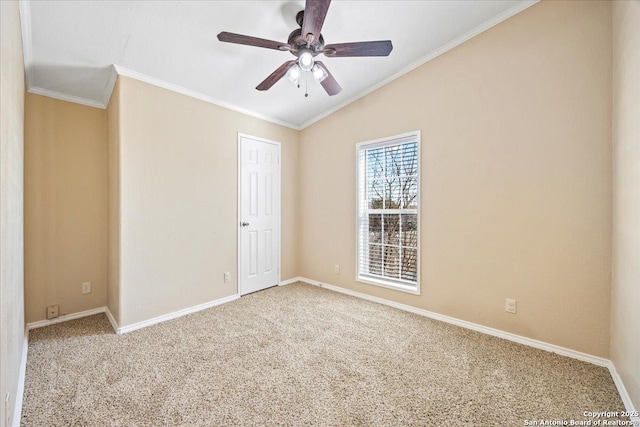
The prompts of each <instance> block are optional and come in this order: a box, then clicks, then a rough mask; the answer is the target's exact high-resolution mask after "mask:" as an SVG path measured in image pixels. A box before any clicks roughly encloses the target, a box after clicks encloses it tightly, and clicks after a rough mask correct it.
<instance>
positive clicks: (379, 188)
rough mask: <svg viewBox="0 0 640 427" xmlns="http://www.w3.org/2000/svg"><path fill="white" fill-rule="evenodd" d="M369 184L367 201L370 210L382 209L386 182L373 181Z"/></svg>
mask: <svg viewBox="0 0 640 427" xmlns="http://www.w3.org/2000/svg"><path fill="white" fill-rule="evenodd" d="M368 182H369V188H368V190H369V194H367V200H368V205H369V209H382V196H383V193H384V181H382V180H371V181H368Z"/></svg>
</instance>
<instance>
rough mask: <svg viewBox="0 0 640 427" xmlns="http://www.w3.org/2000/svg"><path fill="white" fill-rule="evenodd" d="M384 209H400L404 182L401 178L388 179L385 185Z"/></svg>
mask: <svg viewBox="0 0 640 427" xmlns="http://www.w3.org/2000/svg"><path fill="white" fill-rule="evenodd" d="M384 199H385V200H384V208H385V209H400V208H401V206H400V204H401V203H402V182H401V180H400V178H391V179H387V180H386V181H385V183H384Z"/></svg>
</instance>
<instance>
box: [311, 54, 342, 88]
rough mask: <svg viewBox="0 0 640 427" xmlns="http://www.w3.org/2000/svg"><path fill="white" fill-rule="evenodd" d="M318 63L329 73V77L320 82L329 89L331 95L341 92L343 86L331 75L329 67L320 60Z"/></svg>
mask: <svg viewBox="0 0 640 427" xmlns="http://www.w3.org/2000/svg"><path fill="white" fill-rule="evenodd" d="M316 65H317V66H318V67H320V68H322V69H323V70H324V71H325V73H327V77H326V78H325V79H324V80H323V81H321V82H320V84H321V85H322V87H323V88H324V90H326V91H327V93H328V94H329V96H333V95H337V94H339V93H340V91H341V90H342V88H341V87H340V85H339V84H338V82H337V81H336V79H334V78H333V76H332V75H331V73H330V72H329V70H328V69H327V67H325V66H324V64H323V63H322V62H320V61H316Z"/></svg>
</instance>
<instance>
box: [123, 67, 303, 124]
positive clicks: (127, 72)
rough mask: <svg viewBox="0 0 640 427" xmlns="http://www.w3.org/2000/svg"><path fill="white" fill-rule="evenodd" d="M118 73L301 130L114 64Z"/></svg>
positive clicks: (281, 121)
mask: <svg viewBox="0 0 640 427" xmlns="http://www.w3.org/2000/svg"><path fill="white" fill-rule="evenodd" d="M113 66H114V67H115V69H116V71H117V72H118V75H121V76H125V77H129V78H132V79H135V80H139V81H142V82H145V83H148V84H150V85H153V86H157V87H161V88H163V89H167V90H170V91H172V92H176V93H179V94H182V95H186V96H189V97H191V98H195V99H199V100H200V101H204V102H208V103H209V104H214V105H217V106H219V107H222V108H226V109H228V110H232V111H236V112H238V113H242V114H246V115H247V116H251V117H255V118H257V119H261V120H265V121H267V122H271V123H275V124H277V125H280V126H285V127H288V128H291V129H294V130H301V128H300V127H299V126H296V125H294V124H293V123H289V122H285V121H283V120H279V119H276V118H273V117H269V116H265V115H264V114H260V113H256V112H254V111H251V110H247V109H245V108H242V107H239V106H237V105H235V104H231V103H228V102H226V101H222V100H220V99H217V98H214V97H212V96H209V95H205V94H203V93H201V92H197V91H195V90H191V89H187V88H185V87H182V86H179V85H176V84H173V83H169V82H167V81H165V80H161V79H157V78H155V77H151V76H149V75H147V74H143V73H139V72H137V71H134V70H131V69H129V68H126V67H123V66H122V65H118V64H114V65H113Z"/></svg>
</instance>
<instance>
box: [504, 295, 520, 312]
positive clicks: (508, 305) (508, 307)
mask: <svg viewBox="0 0 640 427" xmlns="http://www.w3.org/2000/svg"><path fill="white" fill-rule="evenodd" d="M516 304H517V301H516V300H514V299H511V298H507V299H505V300H504V311H506V312H507V313H513V314H516Z"/></svg>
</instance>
